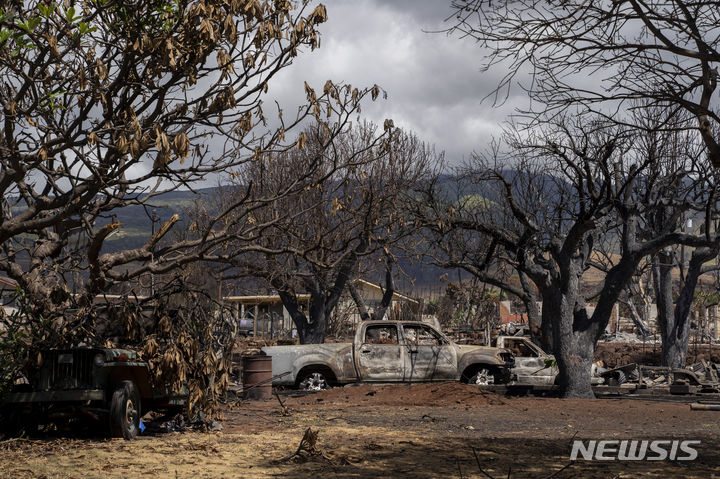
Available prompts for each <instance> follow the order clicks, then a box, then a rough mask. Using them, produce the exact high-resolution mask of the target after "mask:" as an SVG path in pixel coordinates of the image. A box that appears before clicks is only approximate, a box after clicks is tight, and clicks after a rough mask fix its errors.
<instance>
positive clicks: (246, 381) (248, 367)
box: [243, 354, 272, 399]
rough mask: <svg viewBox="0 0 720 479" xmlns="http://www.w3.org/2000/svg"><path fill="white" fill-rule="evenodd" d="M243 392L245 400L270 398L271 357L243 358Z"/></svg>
mask: <svg viewBox="0 0 720 479" xmlns="http://www.w3.org/2000/svg"><path fill="white" fill-rule="evenodd" d="M243 391H244V394H245V398H247V399H268V398H271V397H272V356H266V355H259V354H258V355H255V356H245V357H244V358H243Z"/></svg>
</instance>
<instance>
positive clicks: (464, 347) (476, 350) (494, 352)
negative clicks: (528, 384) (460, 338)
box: [456, 344, 513, 362]
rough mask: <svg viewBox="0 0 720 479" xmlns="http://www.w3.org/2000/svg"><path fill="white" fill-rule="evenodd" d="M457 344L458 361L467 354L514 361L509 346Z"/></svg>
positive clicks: (502, 360)
mask: <svg viewBox="0 0 720 479" xmlns="http://www.w3.org/2000/svg"><path fill="white" fill-rule="evenodd" d="M456 346H457V349H458V361H460V359H461V358H462V357H463V356H465V355H467V354H473V355H480V356H489V357H494V358H496V359H497V360H498V361H501V362H505V361H508V360H510V361H512V358H513V353H512V351H510V350H509V349H507V348H494V347H491V346H475V345H470V344H458V345H456Z"/></svg>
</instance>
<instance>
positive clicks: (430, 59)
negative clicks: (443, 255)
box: [269, 0, 524, 163]
mask: <svg viewBox="0 0 720 479" xmlns="http://www.w3.org/2000/svg"><path fill="white" fill-rule="evenodd" d="M324 3H325V5H326V7H327V13H328V22H327V23H326V24H324V25H322V26H321V29H320V30H321V33H322V40H321V41H322V43H321V47H320V48H319V49H317V50H315V51H314V52H309V51H306V52H303V54H301V55H299V57H298V59H297V61H296V62H295V63H294V64H293V65H292V66H291V67H290V68H288V69H286V70H285V71H284V72H283V74H282V76H281V77H279V78H275V79H274V83H271V85H270V91H269V94H270V96H272V97H274V98H276V99H277V100H278V101H279V102H280V104H281V105H282V107H283V109H284V110H285V111H292V110H291V108H290V105H293V104H294V105H297V104H299V103H300V102H302V100H303V99H304V98H305V93H304V89H303V82H304V81H307V82H308V83H309V84H310V85H311V86H313V87H314V88H315V89H317V90H321V89H322V86H323V84H324V83H325V81H326V80H328V79H331V80H333V81H335V82H347V83H352V84H353V85H355V86H358V87H362V86H372V85H373V84H375V83H377V84H378V85H380V86H381V87H382V88H383V89H384V90H385V91H387V94H388V99H387V100H378V101H377V102H376V103H375V104H368V105H366V106H365V107H364V109H363V113H364V115H365V116H366V117H369V118H370V119H371V120H373V121H376V122H379V123H382V121H383V120H384V119H385V118H392V119H393V120H394V122H395V125H396V126H400V127H402V128H405V129H408V130H412V131H414V132H415V133H416V134H417V135H418V136H419V137H420V138H421V139H423V140H424V141H426V142H428V143H431V144H434V145H435V147H436V149H437V150H438V151H445V153H446V158H447V159H448V160H449V161H451V162H453V163H457V162H459V161H462V159H463V158H467V157H468V156H469V155H470V154H471V153H472V152H473V151H481V150H483V149H484V148H485V146H486V145H487V143H488V141H489V140H490V138H491V137H492V135H494V134H497V133H498V132H499V129H500V128H501V125H502V123H503V121H505V120H506V119H507V115H508V114H510V113H512V111H513V109H514V108H515V107H517V106H519V105H521V104H522V102H523V101H524V97H523V96H522V95H518V97H517V98H510V100H509V101H507V102H506V103H505V104H504V105H503V106H502V107H499V108H495V107H493V106H492V101H491V100H485V101H482V99H483V98H484V97H485V96H486V95H487V94H488V93H489V92H491V91H492V90H493V88H494V87H495V86H496V85H497V83H498V78H499V77H501V76H502V75H503V74H504V73H505V72H502V71H493V72H488V73H482V72H481V71H480V70H481V66H482V61H483V54H482V51H481V50H480V48H478V46H477V45H475V44H474V43H473V42H472V41H471V40H468V39H465V40H463V39H460V38H458V37H457V36H448V35H446V34H443V33H427V32H430V31H438V30H443V29H446V28H447V27H449V26H450V23H447V22H444V20H445V19H446V18H447V17H448V16H450V15H451V14H452V11H451V10H450V6H449V4H450V1H449V0H385V1H383V0H329V1H326V2H324Z"/></svg>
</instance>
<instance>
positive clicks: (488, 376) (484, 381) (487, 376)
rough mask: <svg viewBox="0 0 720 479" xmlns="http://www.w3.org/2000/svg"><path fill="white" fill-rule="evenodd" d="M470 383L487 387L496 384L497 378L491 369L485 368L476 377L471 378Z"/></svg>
mask: <svg viewBox="0 0 720 479" xmlns="http://www.w3.org/2000/svg"><path fill="white" fill-rule="evenodd" d="M470 383H471V384H477V385H480V386H487V385H489V384H495V377H494V376H493V374H492V372H490V370H489V369H485V368H483V369H481V370H480V371H478V372H477V373H476V374H475V376H473V377H472V378H470Z"/></svg>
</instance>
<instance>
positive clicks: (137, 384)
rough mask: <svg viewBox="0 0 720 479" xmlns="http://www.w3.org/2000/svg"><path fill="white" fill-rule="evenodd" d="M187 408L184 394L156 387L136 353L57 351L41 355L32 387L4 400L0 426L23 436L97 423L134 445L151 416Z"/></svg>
mask: <svg viewBox="0 0 720 479" xmlns="http://www.w3.org/2000/svg"><path fill="white" fill-rule="evenodd" d="M184 404H185V395H184V394H178V395H172V394H170V393H169V392H168V389H167V388H165V387H162V388H156V387H155V386H154V385H153V381H152V375H151V372H150V368H149V367H148V364H147V363H146V362H144V361H142V360H140V359H139V358H138V355H137V353H136V352H135V351H132V350H128V349H108V348H70V349H53V350H46V351H42V352H41V353H40V354H39V356H38V359H37V361H36V364H35V365H34V366H33V367H32V368H31V369H30V370H29V371H28V372H27V382H26V383H24V384H16V385H15V387H14V388H13V390H12V391H11V392H10V393H8V394H6V395H4V396H3V397H2V398H0V425H2V427H3V429H4V430H5V432H6V433H8V434H18V433H19V432H21V431H26V432H32V430H33V429H36V428H37V425H38V424H47V423H50V422H53V423H56V424H57V423H60V422H67V421H78V420H82V419H91V420H93V421H94V423H96V424H97V423H100V424H102V425H103V427H104V429H105V431H106V432H107V433H109V434H110V435H112V436H115V437H124V438H125V439H134V438H135V437H136V436H137V434H138V432H139V428H140V418H141V416H142V415H144V414H145V413H146V412H148V411H150V410H161V411H162V410H164V411H167V412H180V411H182V410H183V407H184Z"/></svg>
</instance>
